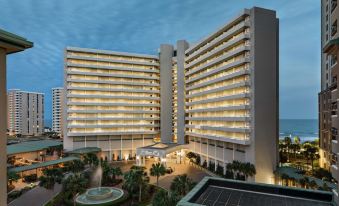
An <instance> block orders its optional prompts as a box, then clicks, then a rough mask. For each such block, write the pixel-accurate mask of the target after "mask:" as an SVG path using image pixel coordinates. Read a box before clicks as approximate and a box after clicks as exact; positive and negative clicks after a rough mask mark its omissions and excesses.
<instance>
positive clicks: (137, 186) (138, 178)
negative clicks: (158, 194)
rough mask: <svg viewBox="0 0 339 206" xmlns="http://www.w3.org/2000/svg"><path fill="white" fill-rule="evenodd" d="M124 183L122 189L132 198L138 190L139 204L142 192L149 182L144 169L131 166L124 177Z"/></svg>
mask: <svg viewBox="0 0 339 206" xmlns="http://www.w3.org/2000/svg"><path fill="white" fill-rule="evenodd" d="M124 179H125V182H124V184H123V189H125V190H127V191H128V192H129V194H130V195H131V196H132V194H133V193H135V192H136V191H137V190H139V195H138V197H139V202H141V196H142V190H143V189H144V188H145V187H146V185H147V183H148V182H149V177H148V176H147V172H145V167H138V166H132V167H131V170H130V171H128V172H127V173H125V175H124Z"/></svg>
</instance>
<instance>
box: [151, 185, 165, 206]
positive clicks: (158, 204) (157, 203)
mask: <svg viewBox="0 0 339 206" xmlns="http://www.w3.org/2000/svg"><path fill="white" fill-rule="evenodd" d="M168 203H169V196H168V192H167V191H166V190H162V189H161V190H159V191H158V192H157V193H155V195H154V197H153V200H152V205H153V206H167V205H169V204H168Z"/></svg>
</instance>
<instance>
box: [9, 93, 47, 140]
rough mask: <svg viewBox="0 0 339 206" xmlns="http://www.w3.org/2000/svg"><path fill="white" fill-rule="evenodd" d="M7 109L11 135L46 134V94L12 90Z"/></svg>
mask: <svg viewBox="0 0 339 206" xmlns="http://www.w3.org/2000/svg"><path fill="white" fill-rule="evenodd" d="M7 107H8V110H7V113H8V115H7V123H8V131H9V134H10V135H24V136H36V135H41V134H42V133H43V132H44V94H42V93H36V92H26V91H21V90H18V89H11V90H9V91H8V94H7Z"/></svg>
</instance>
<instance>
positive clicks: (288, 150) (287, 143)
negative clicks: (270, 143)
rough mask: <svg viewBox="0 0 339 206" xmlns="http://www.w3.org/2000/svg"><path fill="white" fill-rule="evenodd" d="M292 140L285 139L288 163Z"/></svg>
mask: <svg viewBox="0 0 339 206" xmlns="http://www.w3.org/2000/svg"><path fill="white" fill-rule="evenodd" d="M291 142H292V140H291V138H290V137H285V138H284V143H285V145H286V150H287V161H289V160H290V157H289V153H290V146H291Z"/></svg>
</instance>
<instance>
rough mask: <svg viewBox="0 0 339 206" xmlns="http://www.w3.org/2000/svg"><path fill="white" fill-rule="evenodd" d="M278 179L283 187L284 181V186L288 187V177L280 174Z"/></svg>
mask: <svg viewBox="0 0 339 206" xmlns="http://www.w3.org/2000/svg"><path fill="white" fill-rule="evenodd" d="M280 177H281V180H282V184H283V185H284V180H285V186H288V180H289V179H290V177H289V176H288V175H287V174H285V173H283V174H281V176H280Z"/></svg>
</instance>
